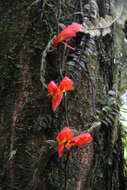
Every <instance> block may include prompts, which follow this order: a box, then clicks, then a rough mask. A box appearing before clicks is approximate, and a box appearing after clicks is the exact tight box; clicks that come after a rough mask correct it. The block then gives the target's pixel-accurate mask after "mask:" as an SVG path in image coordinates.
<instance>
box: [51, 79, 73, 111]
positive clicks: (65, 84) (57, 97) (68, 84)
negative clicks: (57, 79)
mask: <svg viewBox="0 0 127 190" xmlns="http://www.w3.org/2000/svg"><path fill="white" fill-rule="evenodd" d="M71 90H74V87H73V82H72V80H70V79H69V78H68V77H64V79H63V80H62V81H61V83H60V85H59V86H58V87H57V85H56V84H55V83H54V81H51V82H50V83H49V85H48V93H49V95H51V96H52V109H53V111H54V112H55V111H56V109H57V107H58V106H59V105H60V103H61V101H62V98H63V93H64V92H67V91H71Z"/></svg>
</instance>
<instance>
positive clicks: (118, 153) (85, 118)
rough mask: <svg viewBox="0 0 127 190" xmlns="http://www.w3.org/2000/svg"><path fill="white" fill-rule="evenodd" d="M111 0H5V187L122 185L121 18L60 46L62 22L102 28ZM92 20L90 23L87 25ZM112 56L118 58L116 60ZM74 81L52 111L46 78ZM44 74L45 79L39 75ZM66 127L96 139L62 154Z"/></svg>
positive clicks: (1, 89) (72, 189)
mask: <svg viewBox="0 0 127 190" xmlns="http://www.w3.org/2000/svg"><path fill="white" fill-rule="evenodd" d="M114 5H115V2H111V1H110V0H103V1H102V0H75V1H74V0H73V1H72V0H54V1H52V0H48V1H45V0H43V1H42V0H37V1H35V2H33V1H31V0H28V1H26V2H24V1H19V2H16V1H13V2H12V1H10V0H8V1H7V2H6V1H1V2H0V16H1V20H0V41H1V44H0V59H1V64H0V73H1V77H0V100H1V101H0V108H1V109H0V152H1V154H0V171H1V172H0V189H1V190H3V189H8V190H9V189H10V190H20V189H23V190H30V189H32V190H59V189H61V190H65V189H66V190H102V189H103V190H124V189H125V184H124V176H123V166H124V165H123V150H122V149H123V148H122V142H121V126H120V124H119V87H120V71H119V67H118V66H119V57H118V56H117V57H116V54H117V50H118V49H119V48H118V44H117V43H115V39H116V38H117V37H116V36H115V35H114V34H115V32H116V27H117V25H116V22H114V23H113V24H112V25H111V30H110V31H109V32H108V33H107V34H106V35H103V29H99V32H100V34H99V35H91V34H89V32H88V33H80V32H79V33H77V35H76V38H73V39H71V40H69V42H68V44H70V45H71V46H72V47H74V48H75V51H73V50H71V49H69V48H67V47H64V45H63V44H62V43H60V44H59V45H58V47H57V49H54V47H53V40H54V38H55V35H57V34H58V33H59V32H60V31H61V30H62V29H63V27H65V26H67V25H69V24H71V23H72V22H78V23H80V24H87V26H89V27H91V26H92V27H93V26H94V27H96V23H97V22H98V20H101V19H102V17H103V19H104V18H106V16H107V15H108V16H110V17H111V16H113V15H112V8H113V7H114ZM85 27H86V26H85ZM114 59H116V60H117V64H115V62H114ZM64 76H68V77H69V78H70V79H71V80H72V81H73V82H74V92H69V93H67V94H66V95H65V96H64V98H63V101H62V103H61V105H60V106H59V108H58V109H57V111H56V112H55V113H54V112H53V111H52V107H51V106H52V105H51V98H50V97H49V96H48V93H47V85H48V83H49V82H50V81H51V80H54V81H55V82H56V83H59V82H60V81H61V80H62V79H63V77H64ZM40 79H41V80H40ZM65 126H69V127H70V128H71V129H72V131H73V132H74V134H75V135H78V134H80V133H82V132H84V131H85V132H90V133H91V134H92V136H93V142H92V143H91V144H88V145H86V146H84V147H83V148H82V149H80V148H77V147H73V148H72V150H71V151H70V152H67V151H65V152H64V154H63V157H62V159H59V158H58V153H57V143H56V136H57V135H58V133H59V132H60V130H61V129H63V128H64V127H65Z"/></svg>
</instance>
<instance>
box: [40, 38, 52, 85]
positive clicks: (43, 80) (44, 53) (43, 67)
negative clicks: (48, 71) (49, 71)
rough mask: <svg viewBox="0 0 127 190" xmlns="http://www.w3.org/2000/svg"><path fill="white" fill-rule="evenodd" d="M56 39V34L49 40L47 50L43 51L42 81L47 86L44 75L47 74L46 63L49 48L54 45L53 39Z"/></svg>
mask: <svg viewBox="0 0 127 190" xmlns="http://www.w3.org/2000/svg"><path fill="white" fill-rule="evenodd" d="M54 39H55V36H54V37H53V38H52V39H51V40H50V41H49V42H48V44H47V46H46V48H45V50H44V51H43V52H42V58H41V66H40V81H41V83H42V85H43V86H44V87H45V88H47V85H46V83H45V78H44V75H45V63H46V56H47V53H48V52H49V49H50V48H51V47H52V45H53V41H54Z"/></svg>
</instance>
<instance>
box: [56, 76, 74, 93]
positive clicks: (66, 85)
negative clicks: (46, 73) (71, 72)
mask: <svg viewBox="0 0 127 190" xmlns="http://www.w3.org/2000/svg"><path fill="white" fill-rule="evenodd" d="M58 88H59V89H60V91H62V92H66V91H70V90H74V87H73V82H72V80H71V79H69V78H68V77H64V79H63V80H62V81H61V83H60V85H59V87H58Z"/></svg>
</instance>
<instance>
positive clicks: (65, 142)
mask: <svg viewBox="0 0 127 190" xmlns="http://www.w3.org/2000/svg"><path fill="white" fill-rule="evenodd" d="M56 140H57V142H58V155H59V158H61V157H62V155H63V151H64V148H66V149H67V150H68V151H70V149H71V147H72V146H78V147H80V148H83V146H84V145H85V144H87V143H91V142H92V140H93V138H92V136H91V135H90V134H89V133H84V134H81V135H78V136H76V137H73V133H72V131H71V130H70V129H69V128H68V127H65V128H64V129H63V130H62V131H61V132H60V133H59V134H58V136H57V138H56Z"/></svg>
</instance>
